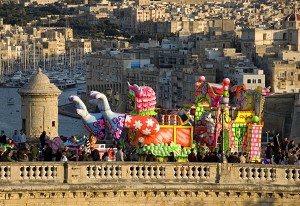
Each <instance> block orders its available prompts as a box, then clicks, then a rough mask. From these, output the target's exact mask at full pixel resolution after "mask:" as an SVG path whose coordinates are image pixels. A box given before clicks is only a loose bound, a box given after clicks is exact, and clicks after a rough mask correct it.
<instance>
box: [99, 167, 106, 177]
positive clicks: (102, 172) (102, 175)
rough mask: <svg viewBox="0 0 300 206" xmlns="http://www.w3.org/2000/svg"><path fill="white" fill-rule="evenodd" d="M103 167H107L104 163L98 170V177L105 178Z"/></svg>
mask: <svg viewBox="0 0 300 206" xmlns="http://www.w3.org/2000/svg"><path fill="white" fill-rule="evenodd" d="M105 169H107V168H106V165H102V167H101V170H100V178H105V177H106V175H105V173H106V171H105Z"/></svg>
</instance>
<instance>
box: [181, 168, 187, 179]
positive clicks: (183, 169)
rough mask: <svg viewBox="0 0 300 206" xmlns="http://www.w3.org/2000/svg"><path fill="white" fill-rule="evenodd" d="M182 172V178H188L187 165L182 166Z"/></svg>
mask: <svg viewBox="0 0 300 206" xmlns="http://www.w3.org/2000/svg"><path fill="white" fill-rule="evenodd" d="M181 174H182V178H187V175H186V174H187V171H186V168H185V167H182V172H181Z"/></svg>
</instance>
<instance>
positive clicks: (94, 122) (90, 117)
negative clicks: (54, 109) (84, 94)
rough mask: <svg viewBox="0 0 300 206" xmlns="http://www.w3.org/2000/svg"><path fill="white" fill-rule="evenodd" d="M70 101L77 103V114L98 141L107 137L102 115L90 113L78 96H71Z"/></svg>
mask: <svg viewBox="0 0 300 206" xmlns="http://www.w3.org/2000/svg"><path fill="white" fill-rule="evenodd" d="M69 100H70V101H71V102H74V103H76V107H77V109H76V112H77V114H78V115H80V116H81V119H82V121H83V124H84V127H85V128H86V129H87V130H88V131H89V132H90V133H92V134H93V135H94V136H95V137H97V138H98V139H100V140H101V139H103V138H104V137H105V120H104V117H103V114H102V113H89V112H88V110H87V108H86V106H85V104H84V103H83V102H82V100H81V99H80V98H79V97H78V96H70V97H69Z"/></svg>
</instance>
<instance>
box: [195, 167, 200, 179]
mask: <svg viewBox="0 0 300 206" xmlns="http://www.w3.org/2000/svg"><path fill="white" fill-rule="evenodd" d="M199 168H200V167H195V170H194V178H197V179H198V178H199V173H200V172H199Z"/></svg>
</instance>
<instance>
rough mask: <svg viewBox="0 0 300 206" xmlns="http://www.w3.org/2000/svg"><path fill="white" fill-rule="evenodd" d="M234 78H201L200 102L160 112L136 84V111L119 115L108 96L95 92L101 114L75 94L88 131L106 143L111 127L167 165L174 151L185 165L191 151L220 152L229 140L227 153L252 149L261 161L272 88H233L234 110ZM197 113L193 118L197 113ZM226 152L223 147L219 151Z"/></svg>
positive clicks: (146, 89)
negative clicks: (217, 80) (267, 100)
mask: <svg viewBox="0 0 300 206" xmlns="http://www.w3.org/2000/svg"><path fill="white" fill-rule="evenodd" d="M229 85H230V80H229V79H227V78H226V79H224V80H223V82H222V83H221V84H216V83H207V82H205V77H203V76H201V77H200V78H199V81H198V82H197V83H196V91H195V95H196V102H195V105H194V106H193V107H192V108H190V109H188V110H185V109H168V108H167V109H157V108H156V94H155V91H154V90H153V89H152V88H151V87H149V86H138V85H130V84H129V83H128V89H129V94H128V97H129V99H130V100H131V102H132V108H133V109H132V111H131V112H130V113H128V114H126V113H116V112H113V111H112V110H111V108H110V105H109V102H108V99H107V97H106V95H105V94H103V93H100V92H97V91H92V92H91V93H90V97H91V100H90V101H89V102H90V103H92V104H94V105H96V106H97V107H98V110H99V112H97V113H89V112H88V110H87V108H86V106H85V104H84V103H83V102H82V100H81V99H80V98H79V97H78V96H70V97H69V99H70V101H72V102H74V103H76V106H77V109H76V112H77V114H78V115H80V116H81V118H82V120H83V123H84V126H85V128H86V129H87V130H88V131H89V132H90V133H91V134H92V135H93V136H95V137H96V138H97V139H99V140H103V139H104V137H105V132H106V130H107V129H108V130H109V132H110V134H111V135H112V138H113V139H114V140H115V141H120V140H121V139H126V141H127V143H128V144H130V145H131V146H133V147H136V148H137V150H138V151H139V154H140V155H143V154H147V152H148V151H149V150H151V151H152V153H153V154H154V155H155V156H156V157H160V160H162V161H165V160H166V157H168V156H169V155H170V153H171V152H173V153H174V154H175V156H176V157H177V159H179V161H180V160H181V159H186V157H187V155H188V154H189V152H190V149H191V148H194V147H196V144H203V143H204V142H205V143H206V145H208V146H209V147H210V149H211V150H215V149H216V148H218V147H219V145H220V141H221V139H224V144H222V145H223V146H224V148H221V149H224V150H225V151H226V150H231V151H247V152H249V153H250V156H251V158H252V159H255V158H260V146H261V144H260V141H261V134H262V127H263V122H262V108H263V102H264V97H265V96H266V95H267V91H266V89H262V88H257V89H256V90H247V89H246V87H245V86H244V85H242V86H233V87H231V89H230V91H232V92H235V94H236V98H235V101H234V105H235V107H231V106H229ZM191 114H193V115H191ZM219 149H220V148H219Z"/></svg>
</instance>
